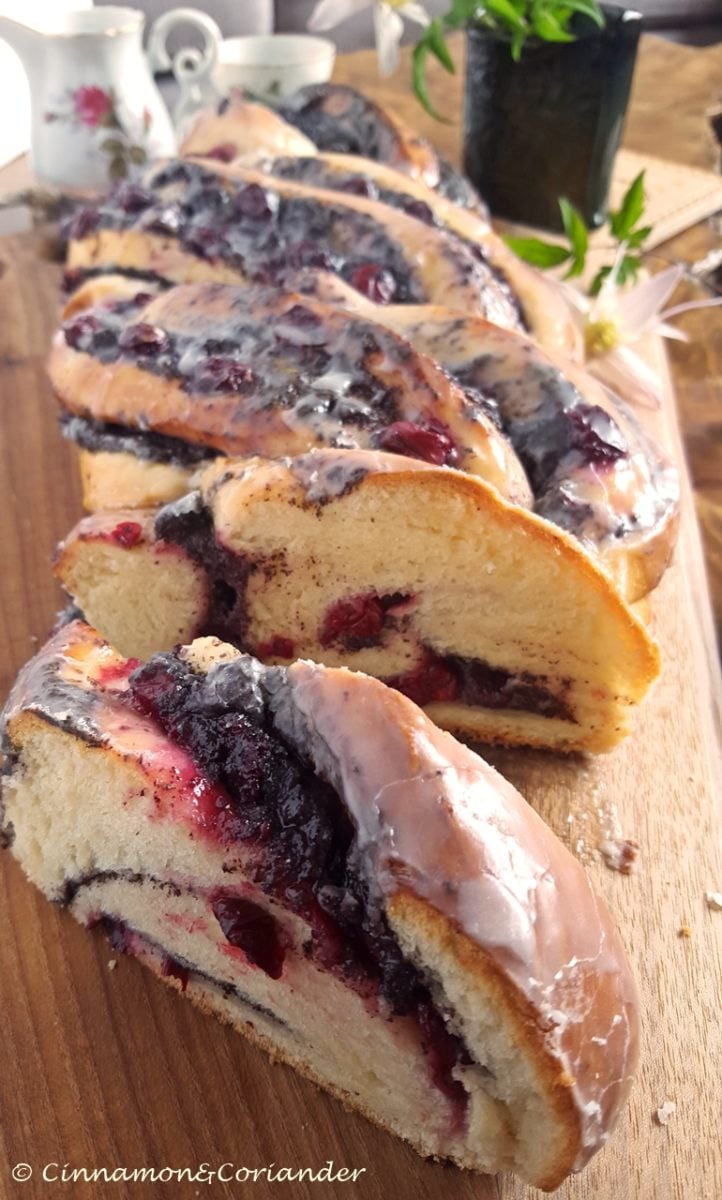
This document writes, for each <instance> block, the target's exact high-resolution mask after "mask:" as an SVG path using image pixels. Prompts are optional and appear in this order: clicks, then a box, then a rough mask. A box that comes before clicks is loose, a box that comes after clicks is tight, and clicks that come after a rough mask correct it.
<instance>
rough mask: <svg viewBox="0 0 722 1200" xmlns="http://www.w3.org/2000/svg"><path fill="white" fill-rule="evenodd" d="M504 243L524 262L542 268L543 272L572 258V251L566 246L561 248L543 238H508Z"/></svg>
mask: <svg viewBox="0 0 722 1200" xmlns="http://www.w3.org/2000/svg"><path fill="white" fill-rule="evenodd" d="M504 241H505V242H506V244H507V246H508V247H509V248H510V250H513V251H514V253H515V254H516V255H518V257H519V258H523V259H524V262H528V263H531V264H532V266H534V267H541V268H542V270H548V269H549V267H558V266H560V264H561V263H565V262H568V261H569V259H570V258H571V257H572V254H571V251H570V250H568V249H567V247H566V246H559V245H558V244H557V243H556V242H544V241H542V239H541V238H534V237H531V238H523V237H511V236H508V237H505V238H504Z"/></svg>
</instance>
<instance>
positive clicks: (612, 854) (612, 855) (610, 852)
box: [599, 838, 639, 875]
mask: <svg viewBox="0 0 722 1200" xmlns="http://www.w3.org/2000/svg"><path fill="white" fill-rule="evenodd" d="M599 853H600V854H601V856H602V858H603V859H604V862H605V864H606V866H608V867H609V869H610V871H621V873H622V875H631V873H632V871H634V870H635V869H636V864H637V858H638V856H639V842H635V841H633V839H632V838H605V839H604V841H603V842H600V843H599Z"/></svg>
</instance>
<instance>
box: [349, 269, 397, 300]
mask: <svg viewBox="0 0 722 1200" xmlns="http://www.w3.org/2000/svg"><path fill="white" fill-rule="evenodd" d="M346 278H347V279H348V282H349V283H350V284H351V287H354V288H356V291H357V292H361V293H362V295H364V296H367V297H368V299H369V300H373V302H374V304H390V303H391V301H392V300H393V298H394V296H395V294H396V280H395V279H394V277H393V275H392V274H391V272H390V271H387V270H386V269H385V268H384V267H379V266H378V265H377V264H376V263H365V264H364V265H363V266H361V267H354V268H353V270H352V271H349V272H348V273H347V274H346Z"/></svg>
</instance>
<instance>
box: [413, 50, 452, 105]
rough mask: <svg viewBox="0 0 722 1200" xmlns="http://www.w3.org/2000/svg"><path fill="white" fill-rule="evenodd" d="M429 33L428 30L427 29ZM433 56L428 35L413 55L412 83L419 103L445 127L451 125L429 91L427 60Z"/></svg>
mask: <svg viewBox="0 0 722 1200" xmlns="http://www.w3.org/2000/svg"><path fill="white" fill-rule="evenodd" d="M427 33H428V28H427ZM430 53H431V54H433V53H434V51H433V47H432V46H431V44H430V43H429V42H428V41H427V39H426V35H424V37H422V38H421V39H420V41H418V42H417V43H416V45H415V46H414V52H413V54H412V55H411V83H412V87H413V89H414V95H415V96H416V99H417V100H418V101H419V103H420V105H421V107H422V108H423V109H424V110H425V111H426V112H427V113H428V114H429V116H430V117H433V118H434V120H436V121H443V123H444V124H445V125H448V124H449V120H448V118H447V117H445V116H443V114H442V113H440V112H438V111H437V110H436V109H435V108H434V106H433V104H432V103H431V97H430V96H429V89H428V85H427V83H426V58H427V56H428V55H429V54H430Z"/></svg>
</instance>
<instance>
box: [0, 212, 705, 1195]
mask: <svg viewBox="0 0 722 1200" xmlns="http://www.w3.org/2000/svg"><path fill="white" fill-rule="evenodd" d="M58 283H59V272H58V269H57V268H56V267H53V266H50V265H48V264H45V263H41V262H39V261H38V259H37V257H36V255H35V252H34V248H33V245H32V242H31V240H30V238H29V237H28V236H27V235H26V236H18V237H14V238H7V239H4V240H3V241H0V463H1V467H0V471H1V474H0V479H1V480H2V497H3V504H2V507H1V508H0V570H1V575H0V622H1V625H0V628H1V629H2V644H3V647H4V654H3V659H2V679H1V680H0V692H1V693H2V695H3V696H4V695H5V693H6V692H7V689H8V687H9V685H10V683H11V680H12V678H13V676H14V674H15V672H16V670H17V668H18V667H19V666H20V664H21V663H22V662H24V661H25V660H26V659H27V658H28V657H29V656H30V655H31V654H32V653H33V652H34V651H35V649H36V648H37V646H38V643H39V642H40V641H42V640H43V638H44V637H45V635H46V633H47V632H48V629H49V627H50V625H51V623H52V620H53V615H54V613H55V612H56V611H57V610H58V608H59V607H60V606H61V604H62V599H61V596H60V593H59V591H58V589H57V588H56V586H55V585H54V583H53V581H52V577H51V575H50V569H49V565H50V558H51V555H52V551H53V547H54V545H55V543H56V542H57V540H58V539H59V538H60V537H61V536H62V535H63V534H64V533H65V532H66V531H67V529H68V528H69V527H70V525H71V524H72V523H73V522H74V521H75V520H76V519H77V517H78V515H79V513H80V502H79V487H78V480H77V475H76V471H75V469H74V464H73V455H72V452H71V450H70V448H69V447H68V445H67V444H66V443H64V442H63V440H62V439H61V438H60V436H59V434H58V432H57V430H56V426H55V411H54V404H53V401H52V398H51V396H50V391H49V388H48V385H47V383H46V380H45V377H44V359H45V355H46V349H47V345H48V341H49V338H50V335H51V331H52V329H53V327H54V324H55V319H56V297H57V288H58ZM662 367H664V363H663V362H662ZM644 416H645V419H646V418H647V417H648V416H649V414H644ZM650 424H651V425H652V426H654V427H656V431H657V433H659V434H660V435H661V436H663V438H664V440H665V441H666V442H667V444H668V446H669V447H670V448H671V450H672V452H673V453H674V454H675V455H677V456H679V455H680V446H679V436H678V431H677V427H676V422H675V415H674V405H673V400H672V397H671V393H669V392H668V395H667V403H666V405H665V409H664V411H663V412H662V413H661V414H659V415H658V416H657V415H655V416H654V419H653V420H651V421H650ZM682 470H683V478H684V487H685V500H684V509H683V518H682V528H681V535H680V541H679V546H678V549H677V554H676V560H675V563H674V566H673V567H672V569H671V570H670V571H669V572H668V574H667V576H666V577H665V579H664V581H663V583H662V585H661V586H660V588H659V589H658V591H657V593H656V594H655V596H654V598H653V605H652V625H653V628H654V631H655V633H656V634H657V636H658V637H659V639H660V642H661V644H662V649H663V653H664V672H663V676H662V679H661V681H660V682H659V684H658V685H657V687H656V690H655V691H654V694H653V696H652V697H651V699H650V700H649V701H648V703H647V704H646V705H645V706H644V708H643V710H642V711H641V713H640V715H639V720H638V722H637V727H636V731H635V733H634V736H633V737H632V738H631V739H629V740H628V741H627V742H626V744H624V745H623V746H621V747H619V748H618V749H617V750H616V751H615V752H614V753H612V754H609V755H606V756H604V757H601V758H599V759H597V760H596V761H592V760H585V759H584V758H582V757H581V756H580V757H576V758H565V759H561V758H556V757H553V756H550V755H545V754H542V753H532V752H514V753H503V754H502V753H499V752H496V753H494V754H493V755H490V757H493V760H494V761H495V762H496V764H497V765H498V766H500V767H501V768H502V769H503V770H504V771H506V772H507V773H508V775H509V776H510V777H511V778H512V780H513V781H514V782H515V783H516V784H517V785H518V786H519V787H520V788H521V789H522V791H523V792H524V793H525V795H526V796H527V797H528V799H529V800H530V802H531V803H532V804H533V805H534V806H535V807H537V808H538V809H539V811H540V812H541V813H542V815H543V816H544V817H545V819H546V820H547V821H549V822H550V824H551V825H552V826H553V827H554V829H555V830H556V832H557V833H558V834H559V835H560V836H561V837H562V838H563V839H564V840H565V841H566V842H567V843H568V844H569V845H570V846H571V847H572V849H573V850H575V851H576V852H577V853H578V854H580V855H581V857H582V858H583V859H584V860H585V861H586V862H587V863H588V869H589V871H590V874H591V876H592V878H593V880H594V883H595V885H596V886H597V888H599V890H600V891H602V892H603V893H604V895H605V896H606V898H607V900H608V902H609V904H610V906H611V908H612V910H613V911H614V913H615V914H616V917H617V920H618V923H619V925H620V928H621V931H622V935H623V938H624V941H625V943H626V945H627V947H628V949H629V952H630V955H631V957H632V959H633V962H634V964H635V966H636V971H637V976H638V979H639V983H640V987H641V992H642V998H643V1014H642V1016H643V1030H644V1039H643V1050H642V1062H641V1068H640V1072H639V1078H638V1081H637V1084H636V1087H635V1089H634V1093H633V1096H632V1101H631V1104H630V1106H629V1110H628V1111H627V1112H626V1113H625V1114H624V1115H623V1117H622V1120H621V1122H620V1127H619V1129H618V1131H617V1133H616V1135H615V1137H614V1139H613V1140H612V1142H611V1144H610V1145H609V1146H608V1147H607V1148H606V1149H605V1150H604V1151H602V1153H601V1154H600V1155H599V1156H598V1157H597V1158H596V1159H595V1160H594V1161H593V1163H592V1164H591V1166H590V1167H589V1168H588V1169H587V1170H586V1171H585V1172H584V1174H582V1175H581V1176H579V1177H576V1178H574V1179H572V1180H570V1181H568V1182H567V1183H566V1184H565V1185H564V1187H563V1188H562V1189H561V1190H560V1192H559V1193H558V1195H559V1196H561V1197H564V1200H582V1198H584V1200H592V1198H594V1200H672V1198H674V1200H719V1198H720V1196H722V1150H721V1148H720V1143H721V1140H722V1137H721V1135H722V1120H721V1117H722V1102H721V1101H720V1094H719V1071H720V1063H722V1003H721V1000H722V995H721V990H722V989H721V985H720V981H721V980H722V913H718V912H711V911H710V910H709V909H708V907H707V905H706V903H705V892H706V891H707V890H714V891H721V890H722V848H721V838H720V834H721V832H722V829H721V826H722V821H721V819H720V812H719V797H720V794H722V793H721V792H720V786H719V784H720V755H719V742H718V728H719V725H718V722H719V713H720V688H719V678H718V675H717V673H716V671H717V668H716V666H714V665H713V664H715V662H716V660H715V654H714V648H713V638H712V633H711V622H710V614H709V605H708V600H707V592H706V584H705V579H704V567H703V561H702V555H701V550H700V543H699V536H698V531H697V527H696V524H695V520H694V515H693V510H692V505H691V502H690V499H689V484H688V480H687V478H686V473H685V471H684V468H682ZM607 831H609V832H612V833H619V832H621V833H623V835H624V836H626V837H630V838H634V839H636V840H637V841H638V842H639V844H640V848H641V849H640V863H639V869H638V870H637V872H636V873H635V874H633V875H630V876H624V875H621V874H618V873H615V872H612V871H610V870H609V869H608V868H607V867H605V866H604V864H603V863H602V862H601V860H600V858H599V855H598V853H597V845H598V843H599V840H600V837H601V836H602V835H603V833H604V832H607ZM0 906H1V908H2V919H0V1046H1V1047H2V1058H1V1059H0V1197H2V1200H6V1198H10V1197H12V1198H13V1200H14V1198H15V1197H17V1198H18V1200H19V1198H20V1197H22V1198H23V1200H35V1198H36V1197H37V1200H41V1198H42V1200H47V1198H49V1197H56V1196H57V1197H60V1196H65V1195H67V1196H72V1197H73V1198H74V1200H75V1198H76V1197H77V1198H78V1200H86V1198H90V1197H92V1198H93V1200H98V1198H101V1200H104V1198H105V1197H108V1198H109V1200H110V1198H111V1197H112V1198H113V1200H125V1198H126V1197H127V1198H130V1197H138V1196H141V1195H149V1196H152V1197H153V1198H154V1200H155V1198H156V1197H157V1198H163V1200H165V1198H166V1197H167V1198H168V1200H171V1198H172V1200H186V1198H193V1197H195V1196H206V1195H208V1196H213V1197H230V1196H236V1197H237V1196H245V1195H249V1196H253V1197H257V1198H259V1200H260V1198H262V1197H270V1196H273V1197H280V1196H290V1197H293V1200H305V1198H306V1197H308V1198H311V1197H315V1196H318V1195H329V1196H334V1197H336V1196H342V1195H344V1196H345V1195H348V1194H351V1195H354V1196H357V1197H359V1198H362V1200H388V1197H391V1196H393V1197H394V1200H451V1198H452V1197H453V1200H471V1198H472V1197H476V1198H477V1200H488V1198H491V1197H496V1198H503V1200H530V1198H531V1197H533V1196H537V1195H540V1193H537V1192H536V1191H535V1190H533V1189H529V1188H525V1187H524V1186H522V1185H521V1184H519V1183H517V1182H515V1181H514V1180H512V1179H511V1178H509V1177H505V1178H497V1179H492V1178H479V1177H477V1178H474V1177H471V1176H468V1175H466V1174H464V1173H462V1172H460V1171H458V1170H456V1169H454V1168H450V1167H444V1166H442V1165H437V1164H430V1163H425V1162H422V1161H421V1160H420V1159H418V1158H417V1157H416V1155H415V1154H414V1153H413V1152H412V1151H410V1150H408V1149H407V1148H406V1147H405V1146H403V1145H402V1144H401V1143H399V1142H397V1141H396V1140H394V1139H393V1138H392V1137H390V1136H388V1135H386V1134H383V1133H381V1132H379V1131H377V1130H376V1129H374V1128H372V1127H371V1126H370V1125H369V1124H368V1123H367V1122H365V1121H364V1120H362V1119H361V1118H359V1117H356V1116H353V1115H352V1114H349V1113H346V1112H345V1111H344V1110H343V1109H342V1108H341V1107H340V1105H339V1104H337V1103H336V1102H334V1101H332V1100H330V1099H329V1098H327V1097H326V1096H324V1095H322V1094H320V1093H319V1092H318V1091H317V1090H316V1089H315V1088H314V1087H312V1086H311V1085H310V1084H308V1083H306V1082H305V1081H303V1080H301V1079H299V1078H298V1077H297V1076H296V1075H294V1074H293V1073H292V1072H291V1071H290V1070H288V1069H287V1068H285V1067H281V1066H276V1067H273V1066H272V1065H271V1064H270V1063H269V1061H268V1060H267V1058H266V1057H265V1056H264V1055H263V1054H262V1053H260V1052H259V1051H257V1050H255V1049H252V1048H251V1047H249V1046H246V1045H245V1044H244V1042H243V1041H242V1040H241V1039H240V1038H239V1037H238V1036H237V1035H235V1034H233V1033H231V1032H230V1031H228V1030H227V1029H225V1028H223V1027H222V1026H221V1025H219V1024H217V1023H216V1022H215V1021H213V1020H212V1019H210V1018H208V1017H204V1016H201V1015H200V1014H199V1013H197V1012H196V1011H195V1010H194V1009H193V1008H192V1007H191V1006H190V1005H189V1004H187V1003H186V1002H185V1001H184V1000H183V999H182V998H181V997H180V996H178V995H177V994H175V993H172V992H170V991H168V990H166V989H165V988H164V987H163V986H162V985H161V984H160V983H159V982H158V981H156V980H155V979H154V978H152V977H151V976H150V975H149V974H147V973H146V972H144V970H143V968H142V967H140V966H139V965H138V964H136V963H135V962H133V961H130V960H120V961H118V963H117V966H116V967H115V969H112V970H111V969H110V962H111V960H112V959H113V957H114V956H113V954H112V952H111V950H110V949H109V947H108V945H107V944H106V942H105V941H104V939H103V938H102V937H101V936H99V935H93V934H89V933H87V932H85V931H84V930H83V929H81V928H80V927H79V926H77V925H76V924H75V923H74V921H73V920H72V919H71V918H70V917H69V916H68V915H67V914H66V913H64V912H62V911H58V910H56V909H54V908H52V907H51V906H50V905H49V904H48V903H47V901H45V900H44V899H43V898H42V896H40V895H39V894H38V893H37V892H36V891H35V890H34V888H32V887H31V886H30V885H29V884H28V883H26V882H25V880H24V878H23V876H22V874H21V872H20V870H19V869H18V867H17V865H16V864H15V863H14V861H13V860H12V858H11V856H10V854H9V853H5V854H2V855H1V856H0ZM683 926H686V927H688V930H689V936H688V937H682V936H680V932H679V931H680V929H681V928H682V927H683ZM353 1033H354V1031H353V1030H352V1029H350V1030H349V1036H350V1037H352V1036H353ZM665 1100H672V1101H674V1103H675V1104H676V1106H677V1110H676V1113H675V1114H674V1115H673V1116H672V1117H671V1118H670V1120H669V1123H668V1124H667V1125H666V1126H664V1127H663V1126H661V1125H659V1124H658V1123H657V1122H656V1120H655V1111H656V1110H657V1108H658V1107H659V1106H660V1105H661V1104H662V1103H663V1101H665ZM328 1160H332V1162H333V1164H334V1170H338V1169H339V1168H341V1167H345V1168H348V1169H356V1170H359V1171H360V1170H361V1169H363V1174H361V1175H360V1176H359V1178H358V1181H357V1182H355V1183H352V1182H347V1183H342V1182H339V1181H336V1182H334V1183H320V1182H318V1183H285V1184H281V1183H275V1184H268V1183H267V1182H264V1180H263V1177H262V1176H261V1177H260V1178H259V1181H258V1182H256V1183H252V1182H248V1183H245V1184H242V1185H241V1184H235V1185H233V1186H231V1185H225V1184H218V1183H214V1184H213V1185H212V1186H210V1187H209V1186H208V1185H207V1183H204V1182H201V1181H196V1182H188V1181H184V1182H177V1181H173V1182H168V1183H162V1182H158V1183H155V1184H150V1183H146V1184H145V1185H142V1184H140V1183H123V1182H116V1183H104V1182H96V1183H87V1184H86V1183H79V1182H75V1183H72V1184H71V1183H68V1184H66V1185H65V1186H63V1185H62V1184H61V1183H59V1182H54V1183H44V1182H43V1181H42V1172H43V1168H44V1167H46V1165H48V1164H59V1166H57V1167H53V1166H51V1167H50V1168H49V1174H50V1176H51V1177H53V1176H55V1177H56V1178H57V1176H58V1173H59V1171H60V1170H61V1168H62V1167H63V1165H64V1164H69V1165H70V1167H71V1168H86V1169H88V1170H92V1169H94V1168H103V1167H105V1168H107V1170H108V1171H109V1172H112V1171H113V1170H114V1169H115V1168H119V1167H120V1168H122V1167H124V1168H127V1169H128V1170H131V1169H134V1168H143V1167H152V1168H155V1169H156V1170H158V1171H160V1170H161V1169H162V1168H176V1169H178V1168H187V1167H191V1168H194V1169H197V1168H198V1167H199V1166H200V1164H202V1163H207V1164H210V1165H211V1167H212V1168H213V1167H218V1166H220V1165H221V1164H223V1163H233V1164H235V1166H236V1167H244V1166H245V1167H249V1168H263V1167H268V1166H270V1165H271V1164H272V1163H273V1164H275V1169H278V1168H279V1167H281V1166H287V1167H292V1168H294V1169H299V1168H303V1167H311V1168H313V1169H314V1170H320V1169H321V1168H322V1167H323V1166H324V1165H325V1164H326V1163H327V1161H328ZM18 1163H23V1164H29V1165H30V1166H31V1167H32V1168H33V1172H34V1174H33V1177H32V1179H31V1180H29V1181H27V1182H14V1181H13V1179H12V1177H11V1169H12V1168H13V1167H14V1166H15V1165H16V1164H18Z"/></svg>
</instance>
